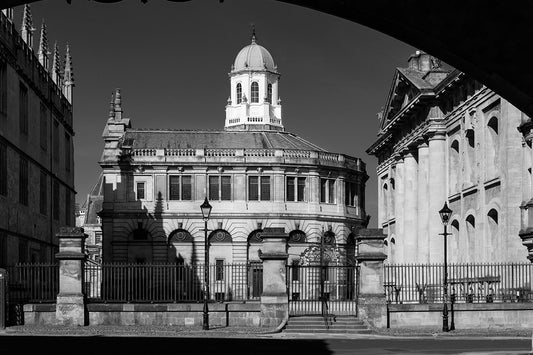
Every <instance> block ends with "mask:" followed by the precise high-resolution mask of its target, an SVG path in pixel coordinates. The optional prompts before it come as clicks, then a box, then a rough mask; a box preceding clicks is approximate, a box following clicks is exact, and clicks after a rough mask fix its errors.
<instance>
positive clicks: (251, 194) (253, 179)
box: [248, 176, 259, 201]
mask: <svg viewBox="0 0 533 355" xmlns="http://www.w3.org/2000/svg"><path fill="white" fill-rule="evenodd" d="M258 180H259V178H258V177H257V176H250V177H249V178H248V199H249V200H250V201H257V200H259V185H258V184H259V182H258Z"/></svg>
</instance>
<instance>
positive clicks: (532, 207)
mask: <svg viewBox="0 0 533 355" xmlns="http://www.w3.org/2000/svg"><path fill="white" fill-rule="evenodd" d="M519 129H520V131H521V132H522V134H523V135H524V139H525V140H526V142H529V143H530V144H531V150H530V153H531V169H532V172H531V174H530V177H531V185H530V186H531V191H533V122H532V121H531V119H529V118H525V117H524V119H523V121H522V124H521V125H520V127H519ZM520 209H521V210H522V219H523V221H522V223H521V228H520V231H519V233H518V235H519V236H520V238H521V239H522V244H523V245H524V246H525V247H526V248H527V251H528V254H529V255H528V257H527V258H528V259H529V261H531V262H533V197H531V199H530V200H529V201H524V202H523V203H522V205H521V206H520Z"/></svg>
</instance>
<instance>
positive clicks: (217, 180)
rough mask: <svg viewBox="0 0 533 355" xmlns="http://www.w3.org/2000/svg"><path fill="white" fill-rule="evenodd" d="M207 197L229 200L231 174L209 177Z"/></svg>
mask: <svg viewBox="0 0 533 355" xmlns="http://www.w3.org/2000/svg"><path fill="white" fill-rule="evenodd" d="M209 199H210V200H226V201H227V200H231V176H210V177H209Z"/></svg>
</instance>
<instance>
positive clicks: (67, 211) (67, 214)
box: [65, 188, 72, 226]
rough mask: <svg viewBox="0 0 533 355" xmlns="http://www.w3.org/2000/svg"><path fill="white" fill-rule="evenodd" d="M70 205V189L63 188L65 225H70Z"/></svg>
mask: <svg viewBox="0 0 533 355" xmlns="http://www.w3.org/2000/svg"><path fill="white" fill-rule="evenodd" d="M71 207H72V205H71V201H70V190H68V188H67V189H66V190H65V225H67V226H70V219H71V218H70V213H71V211H72V208H71Z"/></svg>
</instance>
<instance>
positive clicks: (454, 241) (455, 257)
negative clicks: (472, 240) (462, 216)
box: [448, 219, 462, 262]
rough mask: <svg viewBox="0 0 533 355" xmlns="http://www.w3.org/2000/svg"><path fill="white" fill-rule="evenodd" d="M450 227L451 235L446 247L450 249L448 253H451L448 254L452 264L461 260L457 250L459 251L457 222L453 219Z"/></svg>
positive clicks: (459, 242) (459, 241) (459, 240)
mask: <svg viewBox="0 0 533 355" xmlns="http://www.w3.org/2000/svg"><path fill="white" fill-rule="evenodd" d="M450 226H451V227H452V228H451V232H452V235H451V238H448V245H449V246H450V247H451V248H450V251H451V253H450V254H449V255H450V256H451V258H450V259H451V261H453V262H456V261H462V259H461V257H462V256H461V255H460V254H461V253H460V252H459V250H461V242H462V241H461V239H460V238H459V221H458V220H456V219H454V220H453V221H452V223H450Z"/></svg>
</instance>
